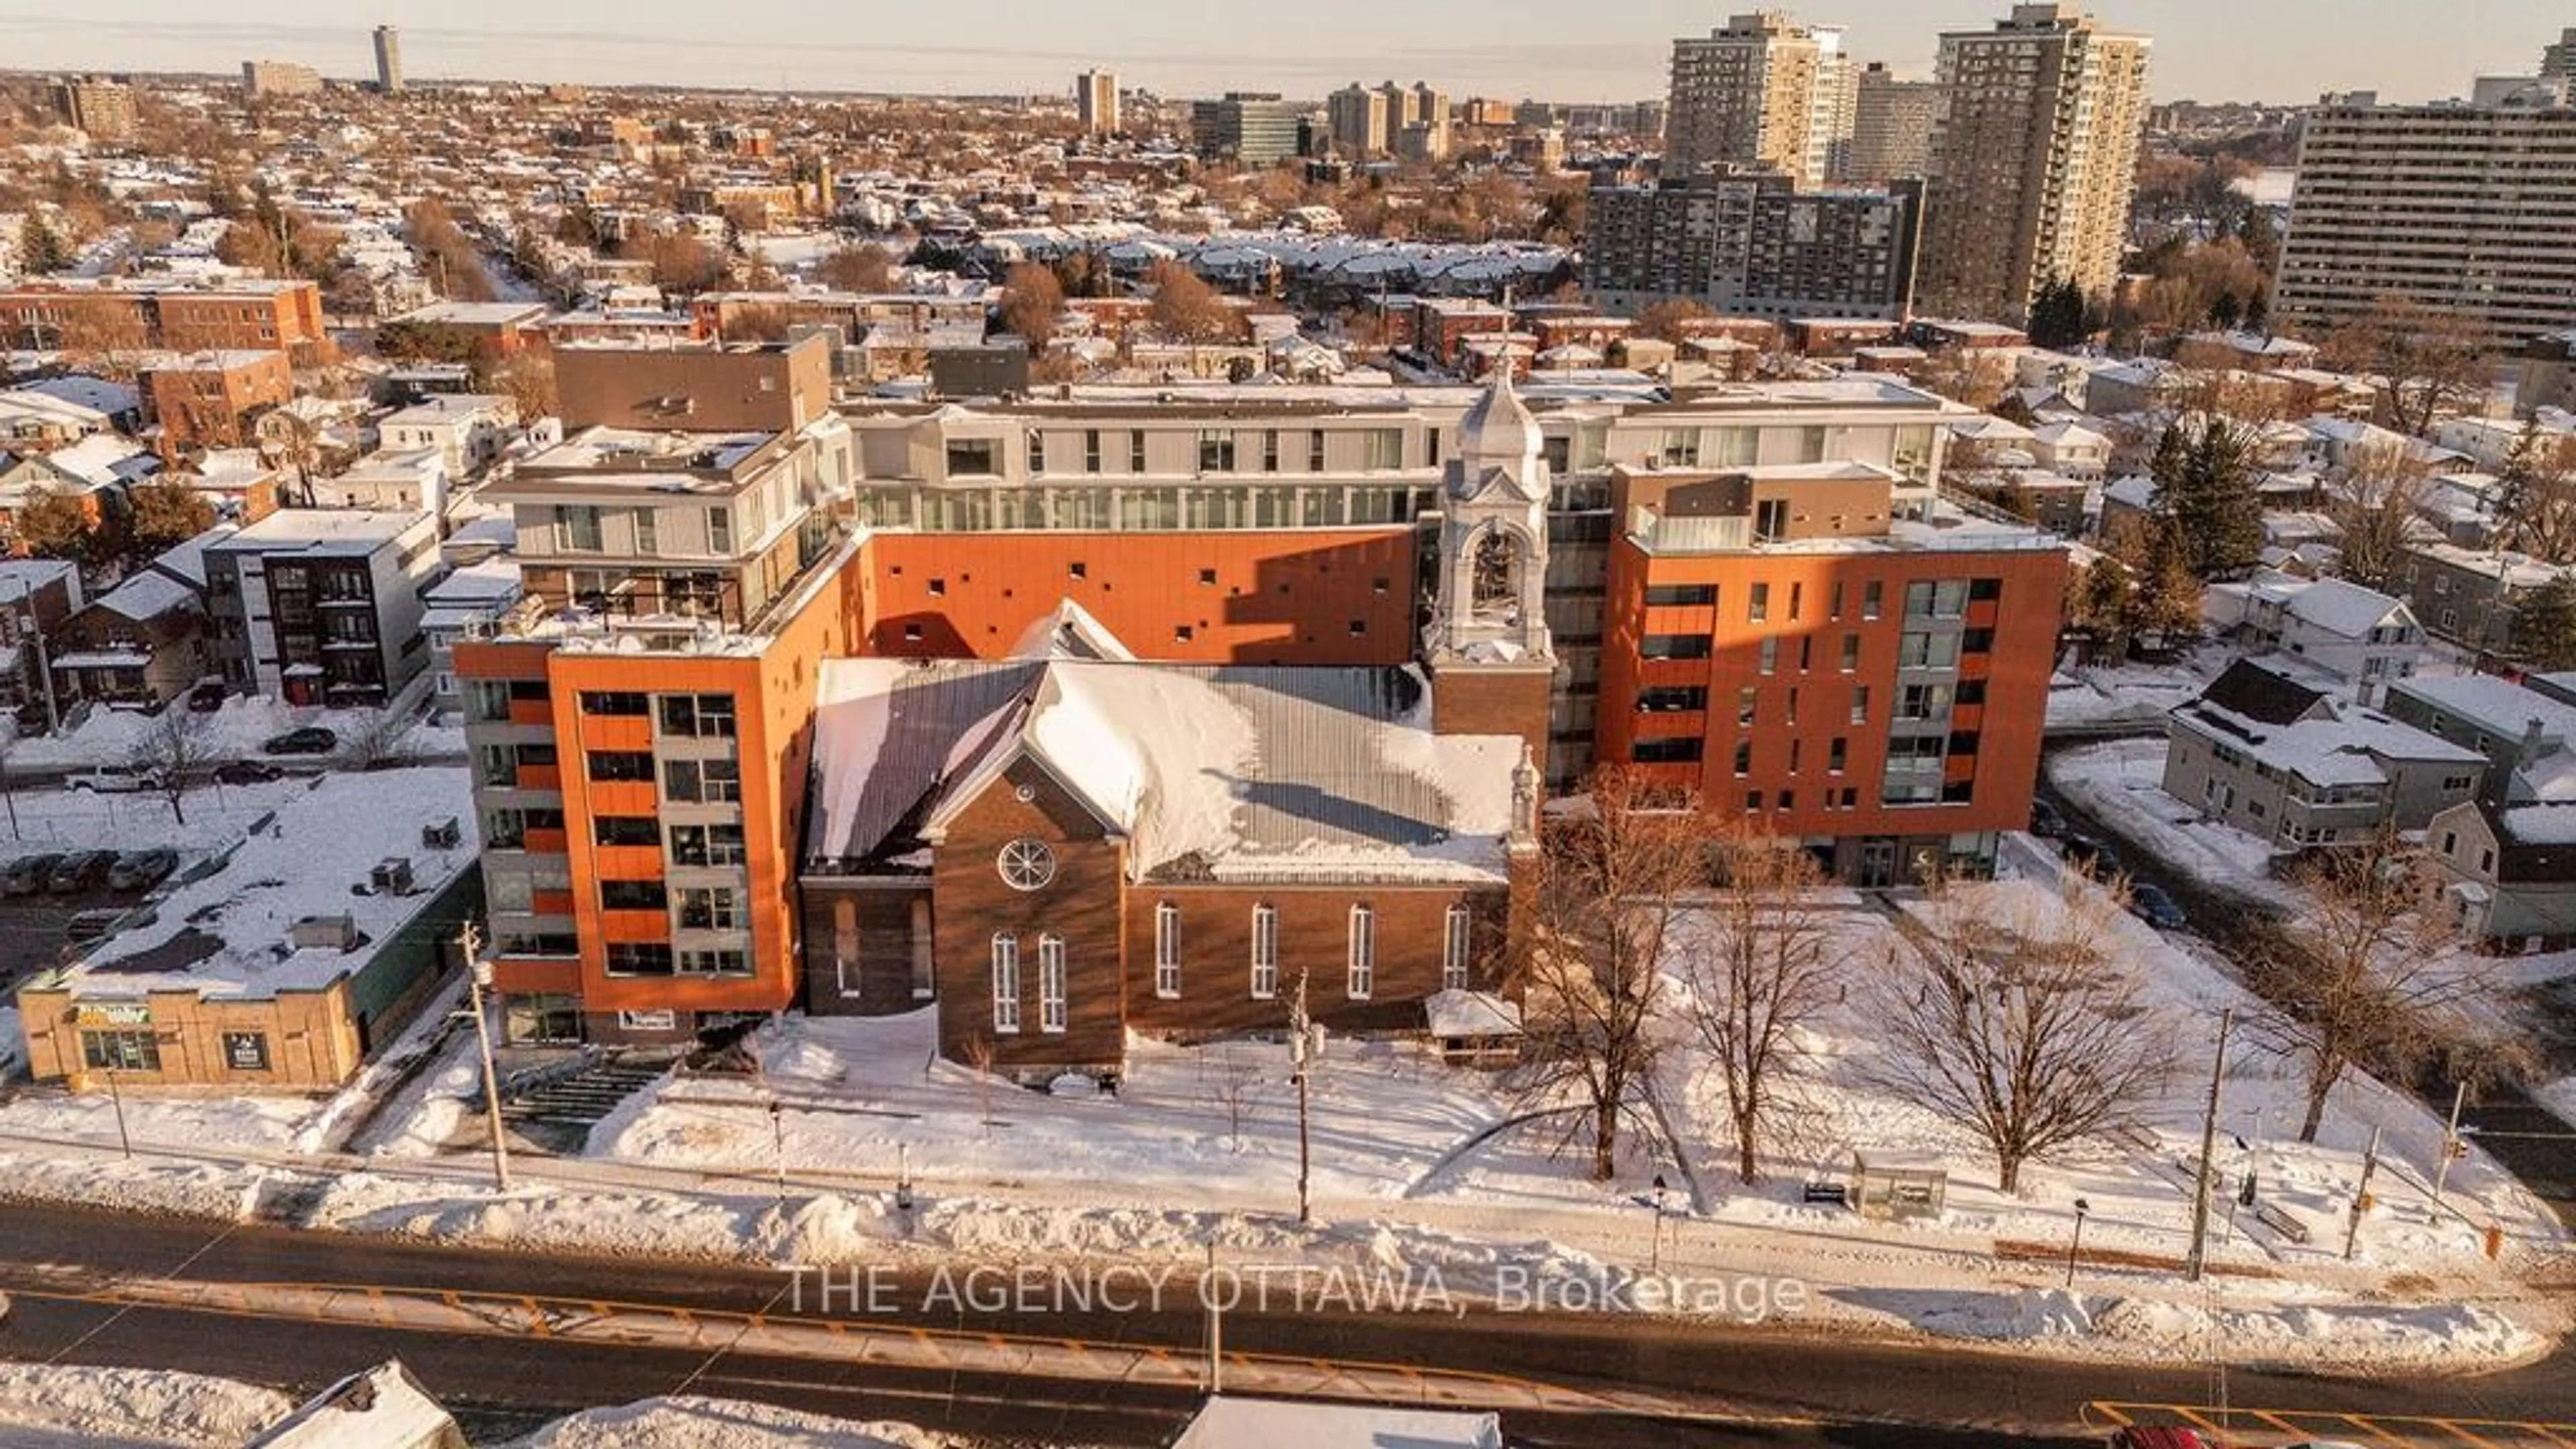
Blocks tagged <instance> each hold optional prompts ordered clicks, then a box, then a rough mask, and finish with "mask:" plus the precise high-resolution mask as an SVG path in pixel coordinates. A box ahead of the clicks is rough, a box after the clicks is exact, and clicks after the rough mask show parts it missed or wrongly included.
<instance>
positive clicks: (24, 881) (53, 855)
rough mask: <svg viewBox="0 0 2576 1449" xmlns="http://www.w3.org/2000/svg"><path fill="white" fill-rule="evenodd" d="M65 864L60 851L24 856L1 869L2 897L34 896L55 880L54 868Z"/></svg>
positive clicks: (0, 887)
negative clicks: (47, 882) (49, 881)
mask: <svg viewBox="0 0 2576 1449" xmlns="http://www.w3.org/2000/svg"><path fill="white" fill-rule="evenodd" d="M62 863H63V857H62V854H61V852H59V851H47V852H45V853H44V854H43V855H22V856H19V857H18V858H17V859H16V860H13V861H11V862H9V864H8V866H7V867H6V868H0V895H13V896H32V895H34V894H36V893H37V892H38V891H41V890H43V889H44V888H45V882H46V881H48V880H50V879H52V878H53V874H54V867H55V866H58V865H60V864H62Z"/></svg>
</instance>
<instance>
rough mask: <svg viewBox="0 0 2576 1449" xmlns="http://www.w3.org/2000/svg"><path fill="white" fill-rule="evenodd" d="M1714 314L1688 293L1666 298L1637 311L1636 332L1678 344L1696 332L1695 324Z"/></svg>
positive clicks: (1642, 335)
mask: <svg viewBox="0 0 2576 1449" xmlns="http://www.w3.org/2000/svg"><path fill="white" fill-rule="evenodd" d="M1716 315H1717V314H1716V313H1715V312H1712V311H1710V310H1709V309H1708V308H1707V307H1706V306H1705V305H1703V304H1701V303H1699V302H1695V301H1692V300H1691V299H1690V298H1688V297H1672V298H1668V299H1666V300H1664V301H1661V302H1657V303H1654V304H1653V305H1651V306H1649V307H1647V308H1646V310H1644V311H1642V312H1640V313H1638V314H1637V335H1638V336H1640V337H1652V338H1654V339H1655V340H1657V341H1659V342H1670V343H1674V344H1676V345H1678V344H1680V343H1681V342H1683V341H1686V340H1687V339H1689V338H1691V337H1693V336H1695V335H1697V324H1699V323H1701V322H1705V321H1707V320H1709V319H1710V318H1713V317H1715V316H1716Z"/></svg>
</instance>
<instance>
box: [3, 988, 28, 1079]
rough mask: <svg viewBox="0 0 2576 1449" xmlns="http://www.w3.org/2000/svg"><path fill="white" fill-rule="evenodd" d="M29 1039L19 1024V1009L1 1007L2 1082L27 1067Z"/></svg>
mask: <svg viewBox="0 0 2576 1449" xmlns="http://www.w3.org/2000/svg"><path fill="white" fill-rule="evenodd" d="M26 1046H27V1037H26V1033H25V1032H24V1030H22V1029H21V1028H20V1026H19V1024H18V1008H16V1007H14V1006H0V1082H5V1081H7V1080H9V1079H10V1078H11V1077H14V1076H16V1075H17V1074H18V1073H19V1072H21V1071H24V1070H25V1069H26V1066H27V1051H26Z"/></svg>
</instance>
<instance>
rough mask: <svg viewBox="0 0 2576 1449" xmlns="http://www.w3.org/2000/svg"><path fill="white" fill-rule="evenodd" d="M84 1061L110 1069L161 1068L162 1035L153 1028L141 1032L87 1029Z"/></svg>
mask: <svg viewBox="0 0 2576 1449" xmlns="http://www.w3.org/2000/svg"><path fill="white" fill-rule="evenodd" d="M80 1036H81V1060H82V1061H83V1062H85V1063H87V1064H88V1065H89V1066H90V1067H92V1068H94V1069H96V1070H99V1071H106V1072H157V1071H159V1070H161V1037H160V1034H159V1033H157V1032H155V1031H153V1030H152V1029H151V1028H150V1027H144V1028H142V1029H141V1030H139V1031H85V1032H82V1033H81V1034H80Z"/></svg>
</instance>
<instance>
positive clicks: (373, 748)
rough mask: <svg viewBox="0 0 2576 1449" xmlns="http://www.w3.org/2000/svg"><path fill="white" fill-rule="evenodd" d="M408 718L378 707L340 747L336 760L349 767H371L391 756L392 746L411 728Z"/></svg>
mask: <svg viewBox="0 0 2576 1449" xmlns="http://www.w3.org/2000/svg"><path fill="white" fill-rule="evenodd" d="M411 723H412V722H411V717H410V716H409V715H405V714H396V713H395V712H394V711H392V710H390V709H379V710H376V711H374V712H372V713H371V714H369V715H368V716H367V722H366V723H365V724H363V725H361V726H359V727H358V728H357V729H356V730H355V731H352V732H351V733H350V734H349V735H348V737H347V739H346V740H345V741H343V742H342V744H341V746H340V761H341V763H342V764H343V765H345V766H347V767H348V768H349V769H352V770H368V769H373V768H374V767H376V766H377V765H380V764H383V763H384V762H385V761H387V760H390V759H392V758H393V757H394V749H395V747H396V746H397V745H399V744H400V743H401V742H402V737H403V736H404V735H405V734H407V733H409V732H410V730H411Z"/></svg>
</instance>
